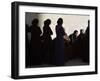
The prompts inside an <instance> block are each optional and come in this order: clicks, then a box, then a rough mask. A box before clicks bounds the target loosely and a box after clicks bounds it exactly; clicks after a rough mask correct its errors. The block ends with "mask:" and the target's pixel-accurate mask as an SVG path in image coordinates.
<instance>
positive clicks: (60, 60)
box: [54, 18, 65, 65]
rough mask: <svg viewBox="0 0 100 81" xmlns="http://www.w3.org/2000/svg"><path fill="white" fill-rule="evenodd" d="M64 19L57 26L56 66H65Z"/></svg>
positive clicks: (59, 20) (60, 19)
mask: <svg viewBox="0 0 100 81" xmlns="http://www.w3.org/2000/svg"><path fill="white" fill-rule="evenodd" d="M62 24H63V19H62V18H59V19H58V21H57V25H56V36H57V37H56V41H55V56H54V62H55V65H64V63H65V58H64V38H63V36H64V35H65V32H64V28H63V27H62Z"/></svg>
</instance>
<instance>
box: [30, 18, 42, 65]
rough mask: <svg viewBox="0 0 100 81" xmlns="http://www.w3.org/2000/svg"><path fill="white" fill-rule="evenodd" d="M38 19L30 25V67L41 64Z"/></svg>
mask: <svg viewBox="0 0 100 81" xmlns="http://www.w3.org/2000/svg"><path fill="white" fill-rule="evenodd" d="M38 22H39V21H38V19H34V20H33V21H32V25H31V55H30V61H31V65H38V64H40V62H41V60H40V59H41V55H40V53H41V40H40V34H41V33H42V32H41V30H40V27H39V26H38Z"/></svg>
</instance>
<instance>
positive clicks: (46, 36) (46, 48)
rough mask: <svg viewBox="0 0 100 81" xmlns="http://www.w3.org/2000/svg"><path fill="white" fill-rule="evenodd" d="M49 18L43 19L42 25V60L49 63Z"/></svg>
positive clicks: (50, 47) (50, 45)
mask: <svg viewBox="0 0 100 81" xmlns="http://www.w3.org/2000/svg"><path fill="white" fill-rule="evenodd" d="M50 24H51V20H50V19H46V20H45V21H44V27H43V47H42V49H43V61H44V63H46V64H50V63H51V61H52V38H51V35H52V34H53V32H52V30H51V28H50Z"/></svg>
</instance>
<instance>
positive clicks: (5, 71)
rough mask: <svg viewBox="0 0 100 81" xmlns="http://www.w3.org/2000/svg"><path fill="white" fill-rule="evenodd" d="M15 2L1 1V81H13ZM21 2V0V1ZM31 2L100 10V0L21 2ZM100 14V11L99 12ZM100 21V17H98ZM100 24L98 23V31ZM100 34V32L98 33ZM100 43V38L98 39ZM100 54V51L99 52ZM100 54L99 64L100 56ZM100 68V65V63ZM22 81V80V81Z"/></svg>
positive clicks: (58, 80)
mask: <svg viewBox="0 0 100 81" xmlns="http://www.w3.org/2000/svg"><path fill="white" fill-rule="evenodd" d="M12 1H14V0H1V2H0V81H13V79H11V78H10V71H11V2H12ZM19 1H20V0H19ZM21 1H30V2H43V3H56V4H72V5H88V6H98V8H99V9H98V10H100V0H21ZM98 14H100V11H98ZM98 21H100V16H98ZM99 26H100V24H99V23H98V31H100V28H99ZM98 34H100V32H99V33H98ZM98 41H100V37H99V38H98ZM99 45H100V43H98V47H99V48H100V46H99ZM98 52H99V53H100V50H98ZM99 53H98V62H100V59H99V58H100V55H99ZM98 64H99V65H98V68H100V63H98ZM99 71H100V70H99ZM33 80H34V81H35V80H36V81H47V80H48V81H94V80H95V81H99V80H100V74H98V75H82V76H66V77H53V78H39V79H26V81H33ZM21 81H22V80H21Z"/></svg>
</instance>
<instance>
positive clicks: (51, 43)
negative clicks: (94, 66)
mask: <svg viewBox="0 0 100 81" xmlns="http://www.w3.org/2000/svg"><path fill="white" fill-rule="evenodd" d="M38 23H39V20H38V19H33V20H32V23H31V26H28V25H27V24H26V36H25V37H26V43H25V44H26V67H34V66H35V65H43V64H48V65H52V66H63V65H65V64H66V62H67V61H68V60H71V59H75V58H79V59H81V60H82V61H83V62H86V63H89V26H90V21H89V20H88V27H87V29H86V31H84V30H83V29H81V30H80V34H79V35H78V31H77V30H75V31H74V32H73V33H72V34H70V35H69V36H68V35H67V33H66V32H65V30H64V27H63V26H62V24H63V19H62V18H59V19H58V20H57V25H56V26H55V31H56V38H55V39H53V40H52V37H51V35H53V32H52V30H51V27H50V24H51V23H52V22H51V20H50V19H46V20H45V21H44V26H43V33H42V31H41V29H40V27H39V26H38ZM29 34H30V35H29Z"/></svg>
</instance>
